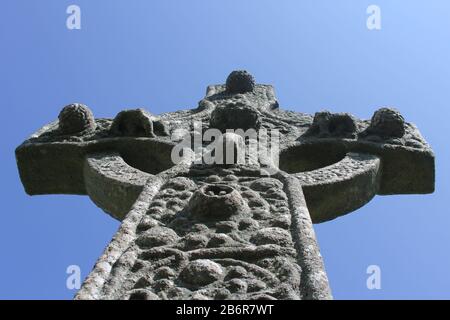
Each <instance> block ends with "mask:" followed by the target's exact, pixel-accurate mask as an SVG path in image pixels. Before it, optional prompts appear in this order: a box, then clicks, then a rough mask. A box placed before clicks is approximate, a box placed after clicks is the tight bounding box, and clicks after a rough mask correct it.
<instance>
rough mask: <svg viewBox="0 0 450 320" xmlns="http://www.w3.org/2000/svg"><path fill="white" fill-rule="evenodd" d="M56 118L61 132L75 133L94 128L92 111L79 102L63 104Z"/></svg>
mask: <svg viewBox="0 0 450 320" xmlns="http://www.w3.org/2000/svg"><path fill="white" fill-rule="evenodd" d="M58 120H59V130H60V131H61V133H62V134H76V133H80V132H83V131H86V130H93V129H94V128H95V120H94V115H93V114H92V111H91V110H90V109H89V108H88V107H87V106H85V105H83V104H80V103H73V104H70V105H68V106H65V107H64V108H63V109H62V110H61V112H60V113H59V115H58Z"/></svg>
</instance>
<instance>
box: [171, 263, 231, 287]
mask: <svg viewBox="0 0 450 320" xmlns="http://www.w3.org/2000/svg"><path fill="white" fill-rule="evenodd" d="M222 276H223V270H222V267H221V266H220V265H218V264H217V263H215V262H213V261H211V260H207V259H201V260H195V261H192V262H191V263H189V264H188V265H187V266H186V267H185V268H184V269H183V271H181V274H180V277H181V279H182V280H183V281H185V282H187V283H189V284H194V285H200V286H201V285H206V284H210V283H211V282H214V281H217V280H219V279H220V278H221V277H222Z"/></svg>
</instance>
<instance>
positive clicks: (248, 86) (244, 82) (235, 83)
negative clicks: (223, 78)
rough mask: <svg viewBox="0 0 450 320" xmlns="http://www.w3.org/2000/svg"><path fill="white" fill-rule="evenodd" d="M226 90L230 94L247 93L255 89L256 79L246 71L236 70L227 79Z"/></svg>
mask: <svg viewBox="0 0 450 320" xmlns="http://www.w3.org/2000/svg"><path fill="white" fill-rule="evenodd" d="M226 88H227V92H228V93H246V92H250V91H253V90H254V89H255V79H254V78H253V76H252V75H251V74H250V73H248V72H247V71H245V70H236V71H233V72H231V73H230V75H229V76H228V78H227V82H226Z"/></svg>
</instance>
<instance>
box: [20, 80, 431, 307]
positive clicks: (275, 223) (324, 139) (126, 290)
mask: <svg viewBox="0 0 450 320" xmlns="http://www.w3.org/2000/svg"><path fill="white" fill-rule="evenodd" d="M192 120H202V121H203V123H204V125H205V127H204V128H202V129H207V128H216V129H217V128H218V129H219V130H220V131H222V132H223V131H226V129H243V130H245V129H246V128H254V129H257V130H261V129H265V130H272V129H276V130H278V131H279V132H280V141H279V149H280V157H279V170H278V171H275V172H273V173H270V174H268V173H267V171H262V170H261V168H262V167H263V165H265V164H266V162H265V161H266V160H267V159H266V160H264V161H263V160H262V159H260V160H258V161H256V162H253V163H251V164H249V163H247V162H245V163H241V162H239V161H237V158H233V161H232V162H231V163H226V164H212V165H206V164H195V163H193V162H192V161H193V159H194V158H193V157H189V156H188V155H189V153H187V154H186V155H185V157H184V158H183V160H182V161H181V162H180V163H177V164H174V163H172V161H171V151H172V148H173V147H174V146H175V140H176V139H175V140H172V139H171V137H170V135H174V136H176V134H174V133H176V130H183V131H187V132H188V134H189V135H191V136H194V135H195V133H194V127H193V125H192ZM69 132H70V133H69ZM220 139H221V140H220V141H221V143H225V144H231V146H232V147H233V149H234V148H236V149H243V148H244V147H245V146H246V143H248V141H247V140H244V139H243V138H242V137H240V136H239V135H236V134H234V133H227V134H225V135H222V136H221V137H220ZM177 141H178V140H177ZM205 147H206V146H205ZM217 156H218V157H219V158H220V157H221V158H222V159H225V158H226V153H223V154H218V155H217ZM16 158H17V164H18V168H19V173H20V177H21V180H22V183H23V185H24V187H25V191H26V192H27V193H29V194H31V195H34V194H48V193H68V194H87V195H89V196H90V197H91V199H92V200H93V201H94V202H95V203H96V204H97V205H98V206H100V207H101V208H102V209H103V210H105V211H106V212H108V213H110V214H111V215H112V216H113V217H115V218H116V219H118V220H121V221H122V224H121V226H120V228H119V230H118V232H117V234H116V235H115V236H114V238H113V239H112V241H111V243H110V244H109V245H108V247H107V248H106V250H105V252H104V254H103V255H102V256H101V257H100V258H99V260H98V261H97V263H96V265H95V267H94V269H93V270H92V272H91V273H90V275H89V276H88V277H87V278H86V280H85V282H84V284H83V286H82V288H81V289H80V291H79V292H78V294H77V295H76V299H144V300H154V299H201V300H204V299H329V298H331V292H330V288H329V285H328V280H327V276H326V273H325V269H324V266H323V262H322V258H321V256H320V253H319V248H318V245H317V241H316V238H315V235H314V229H313V227H312V223H313V222H316V223H318V222H324V221H328V220H330V219H334V218H336V217H339V216H341V215H344V214H347V213H349V212H351V211H353V210H355V209H357V208H359V207H361V206H363V205H364V204H365V203H367V202H368V201H370V199H371V198H372V197H374V196H375V195H377V194H401V193H430V192H433V190H434V154H433V152H432V150H431V148H430V146H429V145H428V144H427V143H426V142H425V140H424V139H423V138H422V136H421V135H420V133H419V131H418V130H417V128H416V127H415V126H414V125H413V124H411V123H407V122H405V121H404V119H403V117H402V116H401V115H400V114H399V113H398V112H397V111H394V110H391V109H380V110H378V111H377V112H376V113H375V114H374V116H373V117H372V119H371V120H359V119H357V118H355V117H353V116H351V115H348V114H343V113H338V114H331V113H328V112H321V113H317V114H316V115H315V116H314V117H312V116H310V115H306V114H302V113H297V112H291V111H285V110H282V109H279V105H278V102H277V100H276V98H275V95H274V91H273V88H272V87H271V86H269V85H260V84H255V82H254V79H253V77H252V76H251V75H249V74H248V73H246V72H240V71H239V72H233V73H232V74H230V76H229V77H228V79H227V83H226V85H213V86H209V87H208V90H207V94H206V97H205V98H204V99H202V100H201V101H200V102H199V105H198V107H197V108H194V109H191V110H185V111H178V112H172V113H166V114H162V115H160V116H158V117H156V116H153V115H151V114H150V113H148V112H147V111H145V110H143V109H137V110H131V111H124V112H121V113H119V114H118V115H117V116H116V118H115V119H114V120H111V119H95V120H94V119H93V117H91V113H90V111H88V109H85V108H84V107H82V106H79V105H75V107H74V106H72V107H70V108H68V109H67V110H66V111H64V112H61V115H60V117H59V120H58V121H55V122H53V123H50V124H49V125H47V126H44V127H43V128H42V129H41V130H39V131H38V132H37V133H35V134H34V135H32V136H31V137H30V138H29V139H28V140H26V141H25V142H24V143H23V144H22V145H20V146H19V147H18V148H17V149H16ZM224 162H226V161H224ZM269 162H270V159H269ZM262 172H265V173H264V174H265V175H264V176H263V175H262ZM411 172H414V175H411Z"/></svg>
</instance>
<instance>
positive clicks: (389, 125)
mask: <svg viewBox="0 0 450 320" xmlns="http://www.w3.org/2000/svg"><path fill="white" fill-rule="evenodd" d="M370 134H374V135H378V136H381V137H384V138H389V137H394V138H401V137H403V135H404V134H405V119H404V118H403V116H402V115H401V114H400V112H399V111H398V110H396V109H394V108H381V109H379V110H377V111H376V112H375V113H374V114H373V116H372V119H371V121H370V126H369V128H367V130H366V132H365V135H370Z"/></svg>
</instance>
